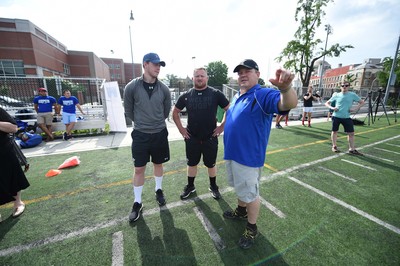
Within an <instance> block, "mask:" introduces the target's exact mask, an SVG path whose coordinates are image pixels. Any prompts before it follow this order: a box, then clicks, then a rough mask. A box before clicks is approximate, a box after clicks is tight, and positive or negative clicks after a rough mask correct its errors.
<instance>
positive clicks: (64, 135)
mask: <svg viewBox="0 0 400 266" xmlns="http://www.w3.org/2000/svg"><path fill="white" fill-rule="evenodd" d="M67 137H68V135H67V132H64V134H63V140H67Z"/></svg>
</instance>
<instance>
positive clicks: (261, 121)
mask: <svg viewBox="0 0 400 266" xmlns="http://www.w3.org/2000/svg"><path fill="white" fill-rule="evenodd" d="M233 72H236V73H238V83H239V92H238V93H237V94H236V95H235V96H234V98H233V100H232V102H231V104H230V107H229V109H228V111H227V112H226V117H225V128H224V147H225V149H224V159H225V160H226V171H227V179H228V184H229V185H230V186H232V187H234V188H235V192H236V196H237V198H238V206H237V208H236V209H235V210H228V211H225V212H224V213H223V216H224V218H226V219H235V220H247V225H246V228H245V231H244V233H243V235H242V237H241V238H240V240H239V246H240V247H241V248H244V249H247V248H250V247H251V246H252V245H253V244H254V241H255V238H256V237H257V235H258V230H257V225H256V222H257V218H258V214H259V211H260V197H259V181H260V178H261V173H262V167H263V166H264V163H265V157H266V150H267V145H268V138H269V134H270V132H271V123H272V119H273V117H274V113H277V114H282V115H284V114H286V113H288V111H289V110H290V109H292V108H295V107H296V106H297V94H296V92H295V91H294V90H293V89H292V87H291V83H292V80H293V78H294V75H293V74H291V73H290V72H289V71H286V70H282V69H278V70H276V73H275V78H273V79H270V80H269V81H270V82H271V83H272V85H274V86H275V87H277V88H278V89H274V88H261V86H260V85H259V84H258V80H259V78H260V71H259V68H258V65H257V63H256V62H255V61H254V60H252V59H246V60H244V61H242V62H241V63H240V64H239V65H237V66H236V67H235V69H234V70H233Z"/></svg>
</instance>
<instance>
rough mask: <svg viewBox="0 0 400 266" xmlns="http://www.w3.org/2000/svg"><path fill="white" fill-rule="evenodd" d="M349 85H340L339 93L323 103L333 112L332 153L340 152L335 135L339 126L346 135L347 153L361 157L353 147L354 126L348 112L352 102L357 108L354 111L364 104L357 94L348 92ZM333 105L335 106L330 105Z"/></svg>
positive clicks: (346, 83) (345, 83)
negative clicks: (341, 126)
mask: <svg viewBox="0 0 400 266" xmlns="http://www.w3.org/2000/svg"><path fill="white" fill-rule="evenodd" d="M349 87H350V83H349V82H343V84H342V85H341V92H339V93H336V94H333V95H332V97H331V98H330V99H329V100H328V101H327V102H326V103H325V106H327V107H328V108H329V109H332V110H333V114H332V133H331V139H332V151H333V152H340V150H339V149H338V148H337V146H336V141H337V134H338V130H339V126H340V124H342V125H343V127H344V131H345V132H346V133H347V141H348V143H349V153H350V154H353V155H363V154H362V153H361V152H359V151H357V150H356V148H355V145H354V124H353V120H352V119H351V118H350V112H351V111H353V110H351V108H352V105H353V102H357V103H358V106H357V107H356V108H355V110H354V111H358V110H359V109H360V108H361V106H363V104H364V100H362V99H361V98H360V97H359V96H358V95H357V94H355V93H354V92H351V91H349ZM332 103H335V106H333V105H332Z"/></svg>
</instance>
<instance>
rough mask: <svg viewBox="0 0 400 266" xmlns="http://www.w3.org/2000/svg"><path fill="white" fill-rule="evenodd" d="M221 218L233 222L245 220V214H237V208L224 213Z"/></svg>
mask: <svg viewBox="0 0 400 266" xmlns="http://www.w3.org/2000/svg"><path fill="white" fill-rule="evenodd" d="M223 216H224V218H226V219H233V220H246V219H247V213H246V214H240V213H239V212H238V210H237V208H236V209H235V210H230V211H225V212H224V214H223Z"/></svg>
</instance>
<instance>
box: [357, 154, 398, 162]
mask: <svg viewBox="0 0 400 266" xmlns="http://www.w3.org/2000/svg"><path fill="white" fill-rule="evenodd" d="M364 156H367V157H371V158H374V159H378V160H382V161H386V162H389V163H394V161H392V160H389V159H385V158H381V157H378V156H374V155H371V154H365V153H364Z"/></svg>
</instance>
